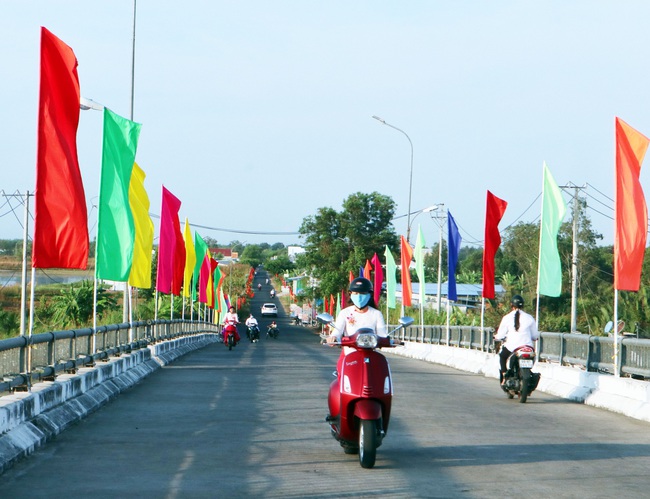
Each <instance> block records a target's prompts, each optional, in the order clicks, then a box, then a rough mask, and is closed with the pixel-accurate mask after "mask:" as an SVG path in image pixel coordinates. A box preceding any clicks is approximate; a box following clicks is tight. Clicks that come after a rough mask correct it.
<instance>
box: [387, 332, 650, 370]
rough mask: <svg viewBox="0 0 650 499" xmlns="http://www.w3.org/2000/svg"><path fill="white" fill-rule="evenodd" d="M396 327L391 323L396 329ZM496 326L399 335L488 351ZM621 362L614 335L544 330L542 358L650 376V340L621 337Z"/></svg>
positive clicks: (401, 337)
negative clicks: (617, 358)
mask: <svg viewBox="0 0 650 499" xmlns="http://www.w3.org/2000/svg"><path fill="white" fill-rule="evenodd" d="M393 327H394V326H391V327H390V329H392V328H393ZM493 335H494V329H493V328H484V329H483V330H482V329H481V328H480V327H478V326H449V332H447V326H424V328H422V326H419V325H412V326H409V327H407V328H405V329H400V330H399V331H397V332H396V333H395V337H396V338H398V339H401V340H403V341H413V342H417V343H428V344H434V345H448V346H452V347H458V348H469V349H471V350H481V351H485V352H493V351H494V340H493V339H492V337H493ZM618 342H619V365H618V366H615V365H614V338H610V337H604V336H591V335H587V334H578V333H550V332H542V333H541V335H540V340H539V343H538V346H537V349H538V352H537V353H538V356H539V360H540V361H543V362H556V363H558V364H560V365H565V366H573V367H579V368H582V369H584V370H586V371H591V372H600V373H607V374H616V373H617V372H618V374H619V375H621V376H630V377H633V378H637V379H645V378H650V340H647V339H637V338H629V337H625V336H621V337H619V339H618Z"/></svg>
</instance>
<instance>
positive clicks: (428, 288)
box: [396, 282, 506, 297]
mask: <svg viewBox="0 0 650 499" xmlns="http://www.w3.org/2000/svg"><path fill="white" fill-rule="evenodd" d="M447 286H448V283H447V282H443V283H441V284H440V295H441V296H447ZM411 289H412V292H413V294H414V295H415V294H420V283H418V282H414V283H412V284H411ZM396 291H399V292H400V293H401V292H402V285H401V284H399V283H397V286H396ZM494 292H495V293H496V294H500V293H505V292H506V290H505V289H504V288H503V286H501V284H495V285H494ZM424 294H425V295H429V296H436V295H437V294H438V283H428V282H426V283H424ZM456 294H457V295H458V296H473V297H481V295H482V294H483V285H482V284H456Z"/></svg>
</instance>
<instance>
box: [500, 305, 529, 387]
mask: <svg viewBox="0 0 650 499" xmlns="http://www.w3.org/2000/svg"><path fill="white" fill-rule="evenodd" d="M510 305H511V311H510V313H508V314H506V315H505V316H504V317H503V319H501V324H500V325H499V329H497V333H496V334H495V335H494V341H503V342H504V343H503V345H501V352H499V358H500V361H501V371H500V372H499V382H500V383H503V380H504V378H505V374H506V371H507V370H508V367H507V362H508V357H510V355H511V354H512V352H514V351H515V350H517V349H518V348H520V347H523V346H526V345H527V346H530V347H533V346H535V340H537V339H539V331H537V324H536V323H535V319H534V318H533V316H532V315H530V314H528V313H526V312H524V311H523V310H522V308H523V307H524V299H523V298H522V297H521V296H520V295H514V296H513V297H512V300H511V301H510ZM504 340H505V341H504Z"/></svg>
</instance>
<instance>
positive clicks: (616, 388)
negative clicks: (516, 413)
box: [386, 342, 650, 422]
mask: <svg viewBox="0 0 650 499" xmlns="http://www.w3.org/2000/svg"><path fill="white" fill-rule="evenodd" d="M386 353H392V354H394V355H401V356H403V357H409V358H412V359H417V360H424V361H426V362H433V363H435V364H441V365H444V366H449V367H453V368H455V369H459V370H461V371H466V372H472V373H475V374H483V375H484V376H486V377H489V378H495V379H498V377H499V358H498V357H497V355H496V354H493V353H487V352H480V351H478V350H469V349H466V348H455V347H447V346H440V345H429V344H422V343H411V342H407V343H406V344H405V345H404V346H401V347H397V348H393V349H390V350H388V351H387V352H386ZM533 370H534V371H536V372H539V373H541V375H542V376H541V379H540V382H539V386H538V387H537V390H540V391H542V392H544V393H548V394H550V395H555V396H557V397H561V398H565V399H568V400H572V401H574V402H579V403H581V404H586V405H590V406H592V407H597V408H599V409H606V410H608V411H612V412H616V413H619V414H623V415H625V416H628V417H631V418H634V419H639V420H642V421H649V422H650V383H648V382H647V381H642V380H636V379H631V378H615V377H614V376H611V375H607V374H599V373H592V372H586V371H583V370H581V369H577V368H573V367H565V366H560V365H558V364H549V363H544V362H540V363H539V364H536V365H535V368H534V369H533Z"/></svg>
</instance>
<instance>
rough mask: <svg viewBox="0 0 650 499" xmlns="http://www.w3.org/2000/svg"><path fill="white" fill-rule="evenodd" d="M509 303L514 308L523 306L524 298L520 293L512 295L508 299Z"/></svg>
mask: <svg viewBox="0 0 650 499" xmlns="http://www.w3.org/2000/svg"><path fill="white" fill-rule="evenodd" d="M510 304H511V305H512V306H513V307H515V308H522V307H523V306H524V299H523V298H522V297H521V295H514V296H513V297H512V299H511V300H510Z"/></svg>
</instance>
